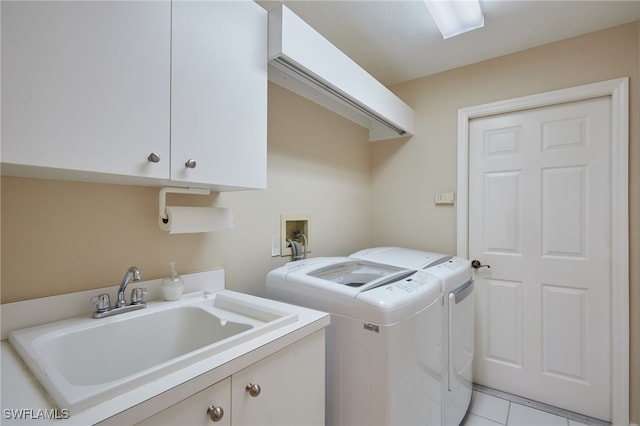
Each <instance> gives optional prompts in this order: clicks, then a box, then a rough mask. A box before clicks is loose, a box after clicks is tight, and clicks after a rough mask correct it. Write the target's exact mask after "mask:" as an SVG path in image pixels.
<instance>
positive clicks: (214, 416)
mask: <svg viewBox="0 0 640 426" xmlns="http://www.w3.org/2000/svg"><path fill="white" fill-rule="evenodd" d="M207 414H208V415H209V418H210V419H211V421H212V422H219V421H220V420H222V418H223V417H224V410H223V409H222V407H218V406H216V405H210V406H209V408H207Z"/></svg>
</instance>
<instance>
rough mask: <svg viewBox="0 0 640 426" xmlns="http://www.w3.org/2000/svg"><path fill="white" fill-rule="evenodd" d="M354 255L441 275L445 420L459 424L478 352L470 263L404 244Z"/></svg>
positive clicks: (370, 249) (468, 396) (466, 407)
mask: <svg viewBox="0 0 640 426" xmlns="http://www.w3.org/2000/svg"><path fill="white" fill-rule="evenodd" d="M350 257H352V258H356V259H361V260H367V261H372V262H379V263H382V264H388V265H395V266H398V267H403V268H410V269H417V270H421V271H425V272H428V273H429V274H433V275H435V276H437V277H438V278H439V279H440V280H441V282H442V285H443V287H442V295H443V326H444V329H443V338H444V342H443V348H445V350H444V351H443V357H444V360H443V366H444V368H445V371H444V372H443V397H442V401H443V406H442V408H443V414H442V418H443V421H442V423H443V424H445V425H458V424H460V422H461V421H462V419H463V417H464V415H465V414H466V412H467V409H468V407H469V402H470V401H471V394H472V380H473V375H472V366H473V354H474V300H473V274H472V272H471V267H470V262H469V261H468V260H467V259H463V258H461V257H456V256H446V255H443V254H439V253H432V252H427V251H420V250H412V249H406V248H400V247H375V248H369V249H364V250H361V251H359V252H357V253H354V254H352V255H351V256H350Z"/></svg>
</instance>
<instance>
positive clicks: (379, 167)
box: [371, 23, 640, 423]
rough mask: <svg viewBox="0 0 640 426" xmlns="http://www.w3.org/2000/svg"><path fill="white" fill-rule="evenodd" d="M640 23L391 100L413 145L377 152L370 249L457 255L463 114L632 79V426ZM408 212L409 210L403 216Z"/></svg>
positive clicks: (638, 330)
mask: <svg viewBox="0 0 640 426" xmlns="http://www.w3.org/2000/svg"><path fill="white" fill-rule="evenodd" d="M639 50H640V23H633V24H628V25H623V26H619V27H615V28H612V29H609V30H605V31H600V32H596V33H592V34H588V35H585V36H582V37H577V38H573V39H570V40H566V41H561V42H558V43H554V44H550V45H546V46H542V47H539V48H534V49H530V50H526V51H523V52H519V53H515V54H511V55H508V56H504V57H500V58H497V59H493V60H489V61H485V62H482V63H478V64H475V65H470V66H467V67H463V68H459V69H456V70H453V71H449V72H444V73H441V74H438V75H433V76H430V77H426V78H422V79H418V80H414V81H410V82H407V83H403V84H399V85H397V86H394V87H393V90H394V91H395V92H396V93H397V94H398V95H399V96H400V97H401V98H402V99H404V100H405V101H406V102H407V103H408V104H409V105H411V106H412V107H413V108H414V109H415V112H416V136H414V137H413V138H411V139H407V140H404V141H397V142H384V143H376V144H373V145H372V171H371V176H372V188H373V209H372V211H373V215H374V216H373V224H374V227H373V234H372V243H373V244H374V245H377V244H397V245H404V246H410V247H415V248H423V249H428V250H433V251H438V252H447V253H455V252H456V211H455V207H448V206H444V207H440V206H435V205H434V203H433V197H434V194H435V192H438V191H455V189H456V167H457V164H456V163H457V113H458V109H459V108H462V107H467V106H473V105H478V104H484V103H488V102H492V101H497V100H503V99H509V98H514V97H519V96H525V95H530V94H534V93H539V92H546V91H550V90H556V89H563V88H568V87H573V86H579V85H582V84H588V83H594V82H598V81H603V80H609V79H614V78H618V77H624V76H628V77H630V91H631V93H630V143H629V145H630V155H629V171H630V216H629V217H630V222H631V231H630V232H631V251H630V260H631V271H630V275H631V292H630V301H631V302H630V303H631V327H630V328H631V347H632V351H631V356H630V360H631V377H630V381H631V387H632V392H631V407H632V408H631V410H632V413H631V419H632V420H633V421H634V422H635V423H640V337H639V336H640V261H639V259H640V73H639V66H640V53H639ZM398 206H402V208H398Z"/></svg>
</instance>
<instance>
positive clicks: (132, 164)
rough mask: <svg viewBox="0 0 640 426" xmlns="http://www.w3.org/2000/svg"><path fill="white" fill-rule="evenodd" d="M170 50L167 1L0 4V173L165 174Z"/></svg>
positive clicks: (161, 176) (167, 148)
mask: <svg viewBox="0 0 640 426" xmlns="http://www.w3.org/2000/svg"><path fill="white" fill-rule="evenodd" d="M170 47H171V4H170V3H169V2H134V1H131V2H93V1H86V2H75V1H74V2H63V1H55V2H53V1H51V2H50V1H42V2H30V1H15V2H13V1H3V2H2V162H3V163H4V164H3V172H5V170H4V169H6V168H8V169H9V170H11V171H13V170H12V169H13V167H12V166H11V165H21V166H37V167H47V168H52V169H69V170H74V171H79V172H87V171H89V172H98V173H113V174H117V175H129V176H145V177H154V178H168V177H169V163H168V161H164V160H165V159H166V160H168V158H169V123H170V122H169V117H170V104H169V90H168V88H169V84H170V58H171V54H170V53H171V52H170ZM151 152H155V153H157V154H158V156H159V157H160V158H161V159H162V160H163V161H160V162H159V163H151V162H150V161H148V159H147V158H148V156H149V154H150V153H151ZM52 172H54V171H52ZM55 172H57V171H55ZM37 173H40V174H41V175H46V173H47V171H46V170H39V171H37Z"/></svg>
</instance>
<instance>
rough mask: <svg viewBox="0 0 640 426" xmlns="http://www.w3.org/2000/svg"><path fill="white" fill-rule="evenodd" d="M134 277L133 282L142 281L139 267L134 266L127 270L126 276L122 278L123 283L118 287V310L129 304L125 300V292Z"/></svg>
mask: <svg viewBox="0 0 640 426" xmlns="http://www.w3.org/2000/svg"><path fill="white" fill-rule="evenodd" d="M132 277H133V281H141V280H142V277H141V276H140V270H138V267H136V266H132V267H130V268H129V269H127V273H126V274H124V278H122V282H121V283H120V287H118V301H117V302H116V305H115V307H116V308H122V307H123V306H125V305H126V304H127V302H125V300H124V291H125V290H126V288H127V286H128V285H129V283H130V282H131V278H132Z"/></svg>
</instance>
